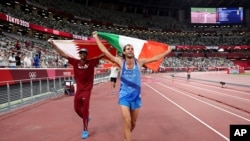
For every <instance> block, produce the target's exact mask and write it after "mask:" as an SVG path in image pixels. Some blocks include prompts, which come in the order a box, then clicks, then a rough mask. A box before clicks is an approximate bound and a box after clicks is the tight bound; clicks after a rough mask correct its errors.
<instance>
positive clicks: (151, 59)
mask: <svg viewBox="0 0 250 141" xmlns="http://www.w3.org/2000/svg"><path fill="white" fill-rule="evenodd" d="M171 51H172V49H171V48H170V47H168V49H167V50H166V51H165V52H163V53H161V54H158V55H156V56H154V57H152V58H147V59H146V58H142V59H140V60H138V61H139V63H140V65H141V66H142V65H144V64H147V63H150V62H155V61H157V60H159V59H161V58H162V57H164V56H166V55H168V54H169V53H170V52H171Z"/></svg>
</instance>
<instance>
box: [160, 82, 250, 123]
mask: <svg viewBox="0 0 250 141" xmlns="http://www.w3.org/2000/svg"><path fill="white" fill-rule="evenodd" d="M157 84H159V85H161V86H163V87H166V88H169V89H171V90H173V91H176V92H178V93H181V94H182V95H185V96H187V97H190V98H192V99H195V100H197V101H200V102H202V103H205V104H207V105H209V106H212V107H214V108H216V109H219V110H221V111H223V112H226V113H228V114H231V115H234V116H236V117H238V118H241V119H243V120H246V121H248V122H250V119H247V118H245V117H242V116H240V115H237V114H235V113H232V112H230V111H228V110H225V109H222V108H220V107H218V106H215V105H213V104H210V103H208V102H206V101H203V100H201V99H198V98H196V97H193V96H191V95H188V94H185V93H184V92H182V91H179V90H178V89H176V88H171V87H168V86H166V85H163V84H160V83H157Z"/></svg>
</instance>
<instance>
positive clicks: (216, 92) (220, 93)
mask: <svg viewBox="0 0 250 141" xmlns="http://www.w3.org/2000/svg"><path fill="white" fill-rule="evenodd" d="M181 84H182V85H187V84H183V83H181ZM188 86H189V87H193V88H197V89H202V90H205V91H210V92H213V93H214V94H218V95H224V96H228V97H232V98H235V99H239V100H243V101H248V102H250V99H246V98H241V97H238V96H233V95H229V94H225V93H222V92H218V91H213V90H209V89H205V88H201V87H197V86H193V85H188Z"/></svg>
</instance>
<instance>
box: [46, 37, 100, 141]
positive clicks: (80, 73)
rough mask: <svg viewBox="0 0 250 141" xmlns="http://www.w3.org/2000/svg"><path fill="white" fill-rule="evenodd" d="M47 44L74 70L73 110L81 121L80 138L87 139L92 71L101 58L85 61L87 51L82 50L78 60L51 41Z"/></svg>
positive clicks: (92, 79)
mask: <svg viewBox="0 0 250 141" xmlns="http://www.w3.org/2000/svg"><path fill="white" fill-rule="evenodd" d="M49 42H50V43H51V44H52V46H53V47H54V48H55V49H56V50H57V51H58V52H59V53H60V55H61V56H62V57H64V58H67V59H68V61H69V63H70V64H71V65H72V66H73V68H74V75H75V80H76V87H77V88H76V94H75V99H74V109H75V111H76V113H77V114H78V115H79V116H80V117H81V118H82V120H83V132H82V138H83V139H86V138H88V120H89V101H90V95H91V90H92V88H93V83H94V82H93V81H94V70H95V66H96V65H97V64H98V63H99V59H100V58H101V56H100V57H97V58H95V59H92V60H87V59H86V58H87V55H88V50H87V49H84V48H83V49H81V50H80V51H79V57H80V59H79V60H78V59H75V58H72V57H69V56H68V55H66V54H65V53H64V52H62V51H61V50H60V49H58V47H57V46H56V45H55V44H54V43H53V41H49Z"/></svg>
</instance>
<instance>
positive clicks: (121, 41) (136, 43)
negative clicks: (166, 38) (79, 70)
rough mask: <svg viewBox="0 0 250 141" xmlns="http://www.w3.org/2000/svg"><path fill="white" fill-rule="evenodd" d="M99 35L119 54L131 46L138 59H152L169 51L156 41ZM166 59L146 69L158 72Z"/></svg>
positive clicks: (115, 35)
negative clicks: (126, 46)
mask: <svg viewBox="0 0 250 141" xmlns="http://www.w3.org/2000/svg"><path fill="white" fill-rule="evenodd" d="M98 35H99V36H100V37H102V38H103V39H105V40H106V41H107V42H108V43H110V44H111V45H112V46H113V47H115V48H116V49H117V51H118V52H120V53H121V52H123V47H124V46H125V45H126V44H128V43H129V44H131V45H132V46H133V47H134V55H135V58H136V59H140V58H152V57H154V56H156V55H158V54H161V53H162V52H164V51H166V50H168V45H167V44H164V43H160V42H156V41H149V40H148V41H147V40H142V39H137V38H132V37H128V36H122V35H117V34H111V33H105V32H98ZM163 59H164V58H161V59H160V60H158V61H156V62H152V63H148V64H145V66H146V67H148V68H150V69H152V70H154V71H157V70H158V68H159V66H160V65H161V62H162V61H163Z"/></svg>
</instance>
